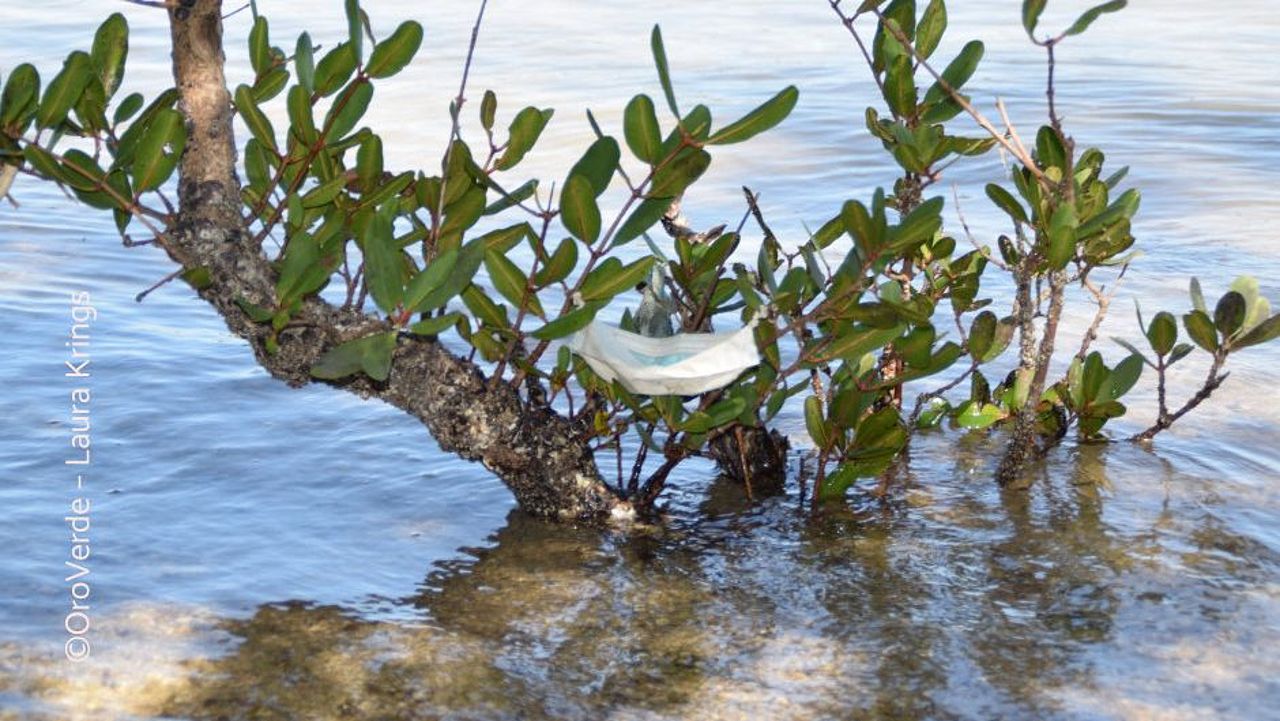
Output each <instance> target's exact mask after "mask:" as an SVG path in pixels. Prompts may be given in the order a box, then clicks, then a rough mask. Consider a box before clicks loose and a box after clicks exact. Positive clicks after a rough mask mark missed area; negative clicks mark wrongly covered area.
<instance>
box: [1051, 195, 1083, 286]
mask: <svg viewBox="0 0 1280 721" xmlns="http://www.w3.org/2000/svg"><path fill="white" fill-rule="evenodd" d="M1075 254H1076V210H1075V208H1074V207H1073V206H1072V205H1071V204H1069V203H1063V204H1062V205H1059V206H1058V207H1057V209H1056V210H1054V211H1053V218H1051V219H1050V221H1049V247H1048V249H1047V252H1046V253H1045V259H1046V260H1047V261H1048V262H1049V267H1051V268H1053V269H1054V270H1061V269H1063V268H1065V267H1067V263H1069V262H1071V259H1072V258H1074V257H1075Z"/></svg>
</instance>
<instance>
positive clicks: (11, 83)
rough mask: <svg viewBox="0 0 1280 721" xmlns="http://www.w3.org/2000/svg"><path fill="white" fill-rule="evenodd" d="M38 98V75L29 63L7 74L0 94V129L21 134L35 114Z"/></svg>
mask: <svg viewBox="0 0 1280 721" xmlns="http://www.w3.org/2000/svg"><path fill="white" fill-rule="evenodd" d="M39 97H40V73H39V72H38V71H37V70H36V68H35V66H34V65H32V64H30V63H23V64H21V65H19V66H18V67H16V68H14V69H13V72H11V73H9V79H8V80H6V81H5V84H4V92H3V93H2V94H0V127H3V128H6V129H9V130H10V131H11V132H13V133H14V134H15V135H16V134H19V133H21V132H22V126H24V125H25V124H26V123H27V122H28V120H29V119H30V117H31V115H32V114H33V113H34V112H35V109H36V106H37V105H38V103H39Z"/></svg>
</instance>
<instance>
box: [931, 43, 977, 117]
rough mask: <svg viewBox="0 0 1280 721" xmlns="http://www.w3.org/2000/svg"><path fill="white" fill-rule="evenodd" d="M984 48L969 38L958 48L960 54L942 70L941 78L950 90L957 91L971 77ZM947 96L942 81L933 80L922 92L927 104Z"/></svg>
mask: <svg viewBox="0 0 1280 721" xmlns="http://www.w3.org/2000/svg"><path fill="white" fill-rule="evenodd" d="M985 50H986V48H985V46H983V44H982V42H981V41H979V40H970V41H969V42H968V43H965V46H964V47H963V48H961V49H960V54H959V55H956V57H955V59H954V60H952V61H951V63H950V64H949V65H947V69H946V70H943V71H942V80H943V81H945V82H946V83H947V85H949V86H951V89H952V90H955V91H957V92H959V90H960V88H961V87H963V86H964V84H965V83H966V82H968V81H969V78H971V77H973V73H974V71H975V70H977V69H978V62H979V61H981V60H982V54H983V52H984V51H985ZM948 97H949V94H948V93H947V91H946V90H945V89H944V88H943V85H942V83H938V82H935V83H934V84H933V85H931V86H929V91H928V92H926V93H925V94H924V102H925V103H928V104H934V103H937V102H938V101H940V100H944V99H946V98H948Z"/></svg>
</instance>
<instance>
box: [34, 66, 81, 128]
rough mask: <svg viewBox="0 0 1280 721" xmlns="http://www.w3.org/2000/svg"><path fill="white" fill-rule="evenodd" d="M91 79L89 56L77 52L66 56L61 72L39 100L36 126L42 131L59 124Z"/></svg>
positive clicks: (50, 82)
mask: <svg viewBox="0 0 1280 721" xmlns="http://www.w3.org/2000/svg"><path fill="white" fill-rule="evenodd" d="M92 79H93V63H92V61H90V59H89V55H88V54H87V53H84V52H81V51H79V50H77V51H75V52H73V53H71V54H70V55H68V56H67V60H66V62H65V63H64V64H63V66H62V71H61V72H59V73H58V74H57V75H56V76H54V78H53V80H51V81H49V87H47V88H45V91H44V97H42V98H41V99H40V106H39V109H38V110H36V126H37V127H39V128H42V129H43V128H52V127H54V126H55V125H59V124H61V123H62V121H63V120H65V119H66V117H67V112H69V111H70V110H71V106H73V105H75V104H76V101H77V100H79V99H80V94H81V93H83V92H84V89H85V86H87V85H88V84H89V81H90V80H92Z"/></svg>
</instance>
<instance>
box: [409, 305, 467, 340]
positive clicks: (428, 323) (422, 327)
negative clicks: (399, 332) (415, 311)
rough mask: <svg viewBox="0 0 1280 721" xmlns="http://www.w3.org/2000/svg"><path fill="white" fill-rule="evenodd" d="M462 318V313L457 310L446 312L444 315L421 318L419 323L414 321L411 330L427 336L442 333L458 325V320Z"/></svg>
mask: <svg viewBox="0 0 1280 721" xmlns="http://www.w3.org/2000/svg"><path fill="white" fill-rule="evenodd" d="M461 319H462V314H461V313H458V312H456V311H455V312H453V313H445V314H444V315H441V316H437V317H435V318H427V319H426V320H420V321H418V322H417V323H414V324H413V325H411V326H409V332H410V333H414V334H416V335H425V336H432V335H440V334H441V333H443V332H445V331H447V330H449V329H450V328H452V327H454V326H455V325H457V324H458V321H459V320H461Z"/></svg>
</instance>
